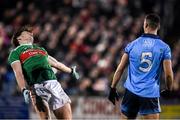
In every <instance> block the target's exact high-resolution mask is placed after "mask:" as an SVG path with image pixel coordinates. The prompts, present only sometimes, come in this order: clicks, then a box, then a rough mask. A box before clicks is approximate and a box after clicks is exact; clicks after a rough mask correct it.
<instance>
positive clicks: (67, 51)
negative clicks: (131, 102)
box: [0, 0, 180, 96]
mask: <svg viewBox="0 0 180 120" xmlns="http://www.w3.org/2000/svg"><path fill="white" fill-rule="evenodd" d="M145 1H146V2H144V1H143V0H135V1H134V0H43V1H42V0H30V1H28V0H27V1H24V0H17V1H16V0H1V1H0V7H1V13H0V94H1V95H3V94H5V95H16V94H17V93H18V92H19V90H18V88H17V85H16V81H15V77H14V74H13V71H12V69H11V67H10V66H9V65H8V63H7V57H8V55H9V52H10V50H12V49H13V46H12V45H11V37H12V34H13V33H14V31H15V30H16V29H18V28H20V27H21V26H23V25H31V26H33V28H34V30H33V33H34V37H35V43H36V44H38V45H40V46H43V47H44V48H45V49H46V50H47V51H48V53H49V55H51V56H53V57H55V58H56V59H57V60H59V61H61V62H62V63H64V64H66V65H67V66H73V65H76V66H77V68H78V71H79V72H80V76H81V79H80V80H78V81H76V80H73V79H72V78H71V76H70V75H69V74H65V73H62V72H60V71H58V72H57V73H56V74H57V78H58V81H59V82H60V83H61V85H62V87H63V88H64V90H65V91H66V92H67V93H68V94H69V95H93V96H94V95H107V93H108V90H109V84H110V82H111V80H112V76H113V74H114V72H115V69H116V67H117V65H118V63H119V60H120V58H121V56H122V54H123V51H124V47H125V46H126V45H127V43H129V42H131V41H132V40H134V39H135V38H136V37H138V36H140V35H141V34H142V32H143V31H142V25H143V19H144V16H145V14H146V13H150V12H157V13H158V14H159V15H160V16H161V19H162V20H161V21H162V25H161V28H162V29H161V30H160V31H159V34H160V35H161V38H162V39H163V40H164V41H165V42H166V43H168V44H169V45H170V47H171V49H172V64H173V70H174V75H175V76H174V85H173V91H174V94H176V95H179V96H180V66H179V63H180V62H179V60H180V47H179V46H180V37H179V36H177V34H173V31H176V27H173V26H174V25H176V23H175V19H178V18H176V16H177V15H174V14H175V13H177V14H178V12H174V11H176V9H178V8H177V7H174V6H175V5H176V4H177V2H178V0H167V1H163V0H156V1H153V2H152V1H151V0H145ZM125 78H126V72H124V75H123V77H122V81H121V82H120V83H119V86H118V90H119V91H120V93H122V92H123V85H122V84H123V81H124V80H125ZM162 81H164V77H163V76H162ZM163 87H164V86H163V82H162V88H163Z"/></svg>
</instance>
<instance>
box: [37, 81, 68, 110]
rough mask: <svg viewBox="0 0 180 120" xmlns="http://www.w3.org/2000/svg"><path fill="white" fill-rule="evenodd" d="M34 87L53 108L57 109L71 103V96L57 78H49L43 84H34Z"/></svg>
mask: <svg viewBox="0 0 180 120" xmlns="http://www.w3.org/2000/svg"><path fill="white" fill-rule="evenodd" d="M34 89H35V91H36V94H37V95H38V96H40V97H41V98H42V99H43V100H45V101H47V102H48V104H49V107H50V109H51V110H56V109H58V108H60V107H63V106H64V105H65V104H66V103H71V100H70V98H69V97H68V96H67V94H66V93H65V92H64V90H63V89H62V87H61V85H60V83H59V82H58V81H57V80H48V81H44V82H43V83H41V84H34Z"/></svg>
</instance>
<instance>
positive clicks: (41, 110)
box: [31, 94, 51, 119]
mask: <svg viewBox="0 0 180 120" xmlns="http://www.w3.org/2000/svg"><path fill="white" fill-rule="evenodd" d="M31 101H32V105H33V107H34V109H35V111H36V112H37V113H38V114H39V116H40V118H41V119H51V116H50V109H49V105H48V103H47V102H46V101H45V100H43V99H42V98H41V97H40V96H36V95H32V94H31Z"/></svg>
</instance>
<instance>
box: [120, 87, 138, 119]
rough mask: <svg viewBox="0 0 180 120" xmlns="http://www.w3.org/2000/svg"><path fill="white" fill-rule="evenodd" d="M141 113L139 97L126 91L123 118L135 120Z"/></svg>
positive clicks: (122, 110)
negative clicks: (139, 112)
mask: <svg viewBox="0 0 180 120" xmlns="http://www.w3.org/2000/svg"><path fill="white" fill-rule="evenodd" d="M138 111H139V96H137V95H135V94H133V93H132V92H130V91H129V90H127V89H126V91H125V94H124V97H123V100H122V103H121V114H122V115H123V116H122V117H123V118H124V119H125V118H128V119H135V118H136V116H137V114H138Z"/></svg>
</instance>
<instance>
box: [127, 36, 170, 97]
mask: <svg viewBox="0 0 180 120" xmlns="http://www.w3.org/2000/svg"><path fill="white" fill-rule="evenodd" d="M125 53H127V54H128V56H129V66H128V76H127V80H126V82H125V84H124V86H125V88H127V89H128V90H129V91H131V92H133V93H134V94H136V95H139V96H142V97H148V98H154V97H159V96H160V92H159V91H160V74H161V71H162V62H163V60H165V59H171V50H170V48H169V46H168V45H167V44H166V43H164V42H163V41H162V40H161V39H160V37H159V36H157V35H153V34H143V35H141V36H140V37H139V38H137V39H136V40H134V41H132V42H131V43H129V44H128V45H127V46H126V48H125Z"/></svg>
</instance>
